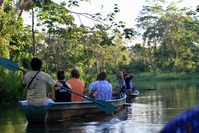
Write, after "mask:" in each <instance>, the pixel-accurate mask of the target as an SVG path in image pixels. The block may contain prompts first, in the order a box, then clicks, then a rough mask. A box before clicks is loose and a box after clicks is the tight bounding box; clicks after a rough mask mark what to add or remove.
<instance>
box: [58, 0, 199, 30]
mask: <svg viewBox="0 0 199 133" xmlns="http://www.w3.org/2000/svg"><path fill="white" fill-rule="evenodd" d="M55 1H59V2H61V1H64V0H55ZM133 1H135V2H133ZM175 1H177V0H167V2H168V3H170V2H175ZM114 4H118V5H119V9H120V13H118V14H117V15H116V18H115V20H116V21H120V20H121V21H123V22H126V26H127V27H134V25H135V18H136V17H137V16H138V14H139V12H140V11H141V9H142V7H143V5H144V4H145V0H91V4H89V3H85V2H84V3H83V4H80V8H74V7H73V8H72V9H71V10H72V11H78V12H87V13H91V12H92V13H97V12H99V11H100V10H101V5H103V11H105V12H106V11H107V12H108V11H111V10H112V9H113V7H114ZM197 4H198V5H199V0H183V2H182V3H181V5H179V6H188V7H192V8H193V9H194V10H195V9H196V5H197ZM81 19H83V18H81ZM78 21H79V22H78ZM76 22H77V23H80V20H79V19H78V18H77V20H76ZM88 22H89V20H88V19H83V23H88Z"/></svg>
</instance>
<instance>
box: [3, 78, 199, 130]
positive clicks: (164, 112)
mask: <svg viewBox="0 0 199 133" xmlns="http://www.w3.org/2000/svg"><path fill="white" fill-rule="evenodd" d="M134 85H135V86H136V89H137V90H138V91H139V92H140V94H139V96H138V97H136V98H135V100H134V101H133V102H132V103H129V104H128V105H126V106H125V108H124V109H123V110H121V111H120V112H118V113H116V114H112V115H107V114H105V115H97V116H95V117H91V118H84V119H79V120H75V121H65V122H58V123H50V124H28V123H27V120H26V118H25V116H24V114H23V112H22V110H21V109H20V108H19V106H18V104H12V105H10V104H6V105H0V133H51V132H52V133H55V132H56V133H158V132H159V131H160V130H161V129H162V128H163V126H164V125H165V124H166V123H167V122H168V121H169V120H170V119H171V118H173V117H175V116H176V115H178V114H179V113H181V112H182V111H185V110H186V109H188V108H191V107H194V106H195V105H197V104H198V102H199V83H197V82H190V81H170V82H135V83H134Z"/></svg>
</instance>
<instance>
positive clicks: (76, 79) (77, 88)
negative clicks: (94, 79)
mask: <svg viewBox="0 0 199 133" xmlns="http://www.w3.org/2000/svg"><path fill="white" fill-rule="evenodd" d="M70 77H71V78H70V79H69V80H67V81H66V82H67V83H69V84H70V85H71V89H72V91H73V92H76V93H78V94H80V95H83V93H84V91H85V84H84V82H83V81H81V80H80V72H79V70H77V69H76V68H73V69H72V70H71V74H70ZM83 100H84V99H83V97H81V96H78V95H76V94H74V93H72V100H71V101H72V102H80V101H83Z"/></svg>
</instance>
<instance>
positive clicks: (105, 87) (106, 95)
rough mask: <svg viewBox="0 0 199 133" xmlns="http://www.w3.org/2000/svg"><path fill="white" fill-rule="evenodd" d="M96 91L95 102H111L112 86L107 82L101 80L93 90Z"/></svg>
mask: <svg viewBox="0 0 199 133" xmlns="http://www.w3.org/2000/svg"><path fill="white" fill-rule="evenodd" d="M91 90H93V91H95V100H110V99H111V97H112V85H111V84H110V83H109V82H108V81H107V80H100V81H98V82H96V83H95V84H94V85H93V88H92V89H91Z"/></svg>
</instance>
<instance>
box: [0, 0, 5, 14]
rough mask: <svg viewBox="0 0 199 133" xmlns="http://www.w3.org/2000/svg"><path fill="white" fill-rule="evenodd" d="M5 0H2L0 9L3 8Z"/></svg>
mask: <svg viewBox="0 0 199 133" xmlns="http://www.w3.org/2000/svg"><path fill="white" fill-rule="evenodd" d="M3 5H4V0H0V10H1V11H2V10H3Z"/></svg>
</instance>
